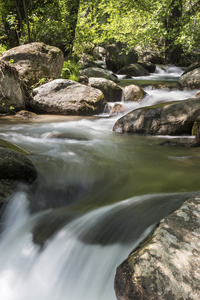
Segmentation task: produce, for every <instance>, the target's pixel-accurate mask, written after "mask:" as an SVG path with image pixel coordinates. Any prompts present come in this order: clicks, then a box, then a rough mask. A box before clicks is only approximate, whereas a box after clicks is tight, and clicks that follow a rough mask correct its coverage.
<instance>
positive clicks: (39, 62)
mask: <svg viewBox="0 0 200 300" xmlns="http://www.w3.org/2000/svg"><path fill="white" fill-rule="evenodd" d="M0 59H1V60H3V61H7V62H9V61H12V63H13V65H14V66H15V68H16V69H17V70H18V72H19V74H20V76H21V78H23V79H24V80H25V81H26V83H27V84H28V85H29V86H31V85H33V84H35V83H37V82H38V81H39V80H40V79H41V78H58V77H60V74H61V71H62V67H63V62H64V54H63V52H62V51H61V50H60V49H58V48H56V47H53V46H49V45H46V44H44V43H39V42H35V43H31V44H25V45H21V46H18V47H15V48H12V49H10V50H8V51H6V52H4V53H3V54H2V55H1V57H0Z"/></svg>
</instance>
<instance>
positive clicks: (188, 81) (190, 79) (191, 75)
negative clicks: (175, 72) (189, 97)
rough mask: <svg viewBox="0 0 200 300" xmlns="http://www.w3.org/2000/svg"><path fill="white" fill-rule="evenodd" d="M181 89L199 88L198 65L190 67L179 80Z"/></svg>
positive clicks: (199, 69) (199, 73)
mask: <svg viewBox="0 0 200 300" xmlns="http://www.w3.org/2000/svg"><path fill="white" fill-rule="evenodd" d="M179 82H180V84H181V85H182V86H183V87H189V88H200V63H195V64H192V65H190V66H189V67H188V68H187V69H186V70H185V72H184V73H183V74H182V75H181V77H180V78H179Z"/></svg>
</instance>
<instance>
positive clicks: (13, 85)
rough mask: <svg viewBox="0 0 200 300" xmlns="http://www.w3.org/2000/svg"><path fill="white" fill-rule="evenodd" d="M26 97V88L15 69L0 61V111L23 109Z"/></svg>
mask: <svg viewBox="0 0 200 300" xmlns="http://www.w3.org/2000/svg"><path fill="white" fill-rule="evenodd" d="M27 97H28V92H27V89H26V87H25V85H24V83H23V82H22V80H21V79H20V77H19V74H18V72H17V70H16V69H15V68H14V67H12V66H11V65H10V64H8V63H5V62H4V61H0V113H11V112H12V111H14V112H16V111H19V110H21V109H24V108H25V106H26V100H27Z"/></svg>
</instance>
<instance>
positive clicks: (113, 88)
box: [88, 77, 123, 102]
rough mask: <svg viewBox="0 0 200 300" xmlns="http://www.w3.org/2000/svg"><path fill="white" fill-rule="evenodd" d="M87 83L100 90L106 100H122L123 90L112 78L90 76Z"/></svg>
mask: <svg viewBox="0 0 200 300" xmlns="http://www.w3.org/2000/svg"><path fill="white" fill-rule="evenodd" d="M88 85H89V86H91V87H94V88H96V89H99V90H101V91H102V93H103V94H104V97H105V99H106V101H107V102H119V101H121V100H122V93H123V90H122V88H121V87H119V86H118V85H117V84H116V83H115V82H113V81H112V80H108V79H105V78H95V77H90V78H89V84H88Z"/></svg>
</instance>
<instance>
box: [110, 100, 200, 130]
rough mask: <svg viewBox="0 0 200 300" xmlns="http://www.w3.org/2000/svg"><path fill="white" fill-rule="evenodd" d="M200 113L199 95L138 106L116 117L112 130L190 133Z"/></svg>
mask: <svg viewBox="0 0 200 300" xmlns="http://www.w3.org/2000/svg"><path fill="white" fill-rule="evenodd" d="M199 115H200V97H199V98H196V99H195V98H193V99H188V100H182V101H175V102H171V103H170V102H166V103H160V104H157V105H153V106H148V107H144V108H139V109H136V110H133V111H131V112H130V113H128V114H127V115H125V116H123V117H122V118H120V119H118V120H117V122H116V123H115V125H114V127H113V130H114V131H116V132H124V133H128V132H130V133H140V134H151V135H181V134H191V131H192V126H193V124H194V121H195V120H196V118H197V117H198V116H199Z"/></svg>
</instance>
